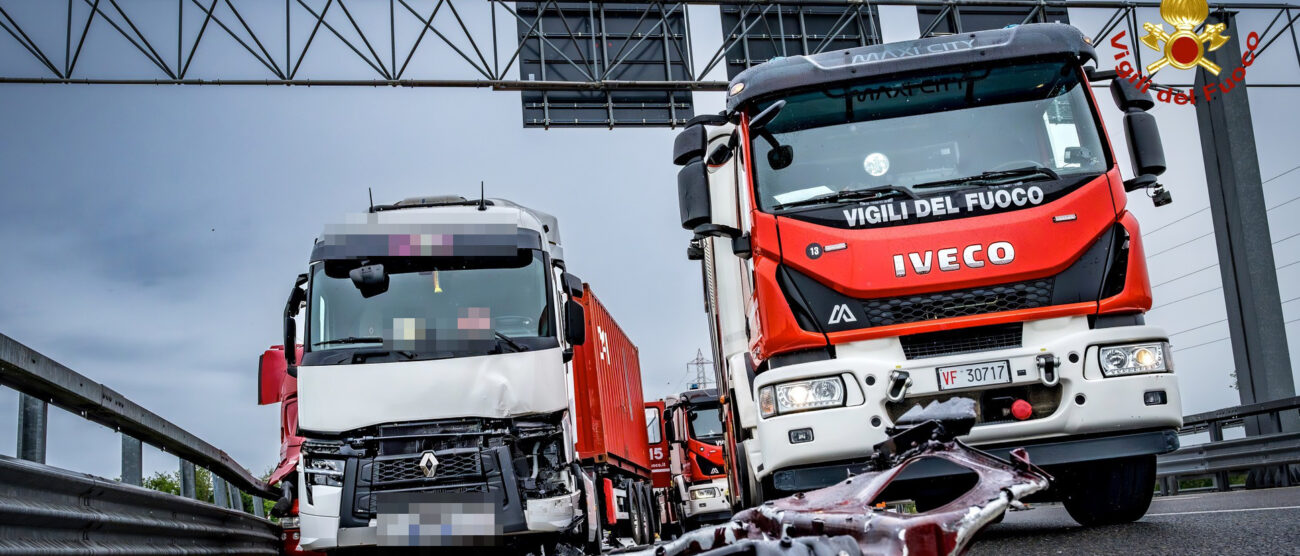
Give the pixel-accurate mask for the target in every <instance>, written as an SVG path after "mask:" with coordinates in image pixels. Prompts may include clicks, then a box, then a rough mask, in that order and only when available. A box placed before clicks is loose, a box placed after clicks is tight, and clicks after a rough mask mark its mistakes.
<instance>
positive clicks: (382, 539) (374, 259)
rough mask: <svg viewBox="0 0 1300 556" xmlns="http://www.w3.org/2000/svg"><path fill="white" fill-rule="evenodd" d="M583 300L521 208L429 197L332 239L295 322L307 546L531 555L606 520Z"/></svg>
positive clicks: (550, 239)
mask: <svg viewBox="0 0 1300 556" xmlns="http://www.w3.org/2000/svg"><path fill="white" fill-rule="evenodd" d="M579 297H582V285H581V281H579V280H577V279H576V278H575V277H573V276H572V275H570V274H569V273H567V272H565V271H564V269H563V251H562V247H561V245H560V238H559V228H558V224H557V222H556V220H555V218H554V217H551V216H549V215H546V214H543V213H541V212H538V211H535V210H531V209H528V208H525V207H521V206H519V205H515V204H513V203H510V202H508V201H504V200H499V199H496V200H492V199H488V200H466V199H464V198H461V197H418V198H413V199H408V200H405V201H402V202H399V203H396V204H393V205H382V206H376V207H372V208H371V209H370V211H369V212H368V213H365V214H359V215H354V216H353V217H350V218H349V219H348V220H347V221H346V222H344V223H342V224H337V225H331V226H327V227H326V230H325V233H324V234H323V236H322V237H321V238H319V239H318V240H317V241H316V243H315V247H314V248H313V250H312V254H311V265H310V271H309V272H308V273H307V274H303V275H301V276H299V278H298V282H297V284H296V285H295V287H294V288H293V289H292V294H291V295H290V298H289V301H288V304H287V305H286V308H285V322H284V326H285V345H294V344H295V343H296V342H295V339H296V327H295V321H294V316H295V315H296V314H297V313H298V312H299V308H300V306H305V315H304V316H303V318H302V321H303V328H304V335H305V337H304V341H303V342H302V343H303V344H304V350H303V353H302V357H301V361H297V357H295V354H294V353H293V352H286V358H287V359H288V363H289V365H290V367H289V370H290V372H291V373H293V374H296V376H297V383H298V426H299V431H300V434H301V435H302V436H303V437H304V440H303V442H302V445H301V460H300V461H299V462H298V469H299V473H298V481H299V484H298V488H297V495H298V500H299V511H300V520H301V527H302V539H301V545H302V547H303V548H304V549H310V550H332V549H336V548H343V547H357V546H375V545H380V546H390V547H395V546H425V545H438V546H456V545H473V546H483V545H490V544H511V543H514V542H516V541H518V542H521V543H524V544H525V545H526V544H529V543H533V542H543V541H547V539H550V540H552V541H553V540H554V539H555V538H556V537H557V536H558V535H559V534H562V533H564V532H572V530H573V529H574V528H575V526H576V524H579V523H581V522H582V519H581V518H582V516H583V515H587V516H592V515H595V511H593V510H592V508H594V506H585V507H584V505H583V502H582V500H584V498H583V497H582V496H581V493H582V492H588V493H592V492H594V486H593V485H592V482H591V481H590V480H589V479H587V478H585V477H584V474H583V473H580V472H579V466H578V462H577V456H576V454H575V452H574V427H573V422H572V420H573V411H572V409H573V391H572V380H571V379H570V371H569V362H570V360H571V359H572V357H573V351H572V349H573V346H576V345H579V344H582V343H583V342H584V341H585V333H584V322H585V321H584V313H583V311H582V307H581V306H579V305H578V304H577V302H576V301H575V299H576V298H579ZM585 500H588V501H591V502H592V503H593V504H594V498H592V497H590V496H589V497H586V498H585ZM529 533H531V534H532V535H525V534H529ZM547 534H551V535H550V536H548V535H547ZM547 542H549V541H547ZM524 548H525V547H524V546H519V547H518V550H519V551H520V552H521V553H522V552H523V550H524Z"/></svg>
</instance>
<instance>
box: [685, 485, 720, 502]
mask: <svg viewBox="0 0 1300 556" xmlns="http://www.w3.org/2000/svg"><path fill="white" fill-rule="evenodd" d="M719 496H722V491H720V490H718V489H717V488H716V487H709V488H701V489H696V490H692V491H691V500H704V499H706V498H717V497H719Z"/></svg>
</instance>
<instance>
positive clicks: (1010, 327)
mask: <svg viewBox="0 0 1300 556" xmlns="http://www.w3.org/2000/svg"><path fill="white" fill-rule="evenodd" d="M1022 330H1023V328H1022V327H1021V325H1020V323H1018V322H1017V323H1011V324H996V325H993V326H976V327H972V328H962V329H959V330H943V331H939V332H927V333H924V334H912V335H909V336H900V337H899V338H898V340H899V342H901V343H902V344H903V355H905V356H906V357H907V358H908V359H922V358H926V357H939V356H941V355H953V354H958V353H975V352H979V351H991V350H995V349H1004V348H1012V347H1020V345H1021V334H1022Z"/></svg>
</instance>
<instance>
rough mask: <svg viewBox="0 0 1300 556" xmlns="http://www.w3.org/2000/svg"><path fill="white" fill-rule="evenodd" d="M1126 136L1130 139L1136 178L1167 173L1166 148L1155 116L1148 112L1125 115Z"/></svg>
mask: <svg viewBox="0 0 1300 556" xmlns="http://www.w3.org/2000/svg"><path fill="white" fill-rule="evenodd" d="M1124 136H1125V137H1127V138H1128V150H1129V155H1130V156H1131V157H1132V159H1133V175H1134V176H1142V175H1147V174H1150V175H1152V176H1159V175H1160V174H1163V173H1165V148H1164V145H1163V144H1161V142H1160V129H1159V128H1158V127H1157V126H1156V117H1155V116H1152V115H1151V114H1148V113H1146V112H1129V113H1127V114H1124Z"/></svg>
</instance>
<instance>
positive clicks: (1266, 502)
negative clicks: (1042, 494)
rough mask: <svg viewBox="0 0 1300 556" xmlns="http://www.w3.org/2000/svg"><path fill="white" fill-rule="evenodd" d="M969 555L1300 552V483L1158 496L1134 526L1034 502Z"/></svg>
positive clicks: (981, 537) (993, 528) (987, 535)
mask: <svg viewBox="0 0 1300 556" xmlns="http://www.w3.org/2000/svg"><path fill="white" fill-rule="evenodd" d="M968 554H971V555H984V554H988V555H995V554H997V555H1001V554H1015V555H1016V556H1023V555H1029V554H1120V555H1124V556H1131V555H1136V554H1171V555H1180V556H1181V555H1192V554H1213V555H1220V554H1224V555H1227V554H1250V555H1252V556H1255V555H1262V554H1300V487H1291V488H1275V489H1266V490H1242V491H1235V492H1222V493H1220V492H1216V493H1196V494H1184V495H1180V496H1171V497H1168V498H1161V497H1156V499H1155V500H1154V501H1152V502H1151V509H1150V510H1149V511H1148V512H1147V515H1146V517H1144V518H1142V519H1141V520H1139V521H1137V522H1135V523H1129V524H1125V525H1112V526H1106V527H1095V528H1091V529H1085V528H1083V527H1080V526H1079V525H1078V524H1076V523H1075V522H1074V521H1073V520H1071V519H1070V516H1069V514H1067V513H1066V512H1065V508H1062V507H1061V506H1060V505H1057V504H1046V505H1034V506H1033V508H1032V509H1030V510H1028V511H1019V512H1010V513H1008V514H1007V517H1006V519H1005V520H1004V521H1003V522H1002V523H1000V524H997V525H993V526H991V527H989V528H988V529H986V530H984V532H982V533H981V534H980V535H979V536H978V537H976V538H975V543H974V545H972V547H971V550H970V552H968Z"/></svg>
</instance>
